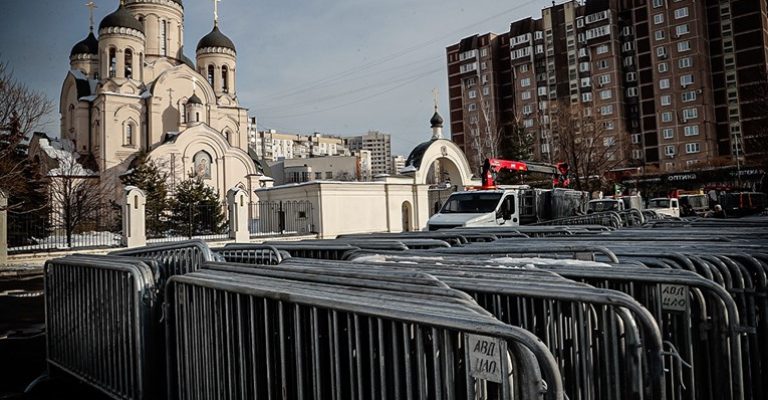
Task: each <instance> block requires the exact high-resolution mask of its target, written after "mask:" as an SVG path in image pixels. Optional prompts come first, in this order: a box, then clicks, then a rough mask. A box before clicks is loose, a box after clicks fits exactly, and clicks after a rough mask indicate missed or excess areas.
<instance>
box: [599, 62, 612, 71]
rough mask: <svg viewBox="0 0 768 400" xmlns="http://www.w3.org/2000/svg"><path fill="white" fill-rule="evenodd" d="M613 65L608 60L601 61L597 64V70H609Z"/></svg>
mask: <svg viewBox="0 0 768 400" xmlns="http://www.w3.org/2000/svg"><path fill="white" fill-rule="evenodd" d="M610 66H611V64H610V63H609V62H608V60H600V61H598V62H597V69H608V67H610Z"/></svg>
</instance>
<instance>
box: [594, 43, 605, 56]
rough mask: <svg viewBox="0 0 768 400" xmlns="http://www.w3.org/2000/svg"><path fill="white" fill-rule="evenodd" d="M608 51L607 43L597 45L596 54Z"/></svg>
mask: <svg viewBox="0 0 768 400" xmlns="http://www.w3.org/2000/svg"><path fill="white" fill-rule="evenodd" d="M607 52H608V45H607V44H601V45H600V46H597V50H596V53H597V54H604V53H607Z"/></svg>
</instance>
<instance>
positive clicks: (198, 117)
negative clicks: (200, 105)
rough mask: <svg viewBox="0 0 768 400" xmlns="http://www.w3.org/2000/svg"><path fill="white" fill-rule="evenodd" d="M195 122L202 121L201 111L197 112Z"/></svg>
mask: <svg viewBox="0 0 768 400" xmlns="http://www.w3.org/2000/svg"><path fill="white" fill-rule="evenodd" d="M195 122H200V113H199V112H196V113H195Z"/></svg>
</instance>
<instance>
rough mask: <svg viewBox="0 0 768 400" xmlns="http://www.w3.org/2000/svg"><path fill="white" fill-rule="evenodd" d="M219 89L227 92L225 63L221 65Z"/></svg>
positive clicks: (227, 73)
mask: <svg viewBox="0 0 768 400" xmlns="http://www.w3.org/2000/svg"><path fill="white" fill-rule="evenodd" d="M221 90H222V91H223V92H224V93H229V68H227V66H226V65H224V66H222V67H221Z"/></svg>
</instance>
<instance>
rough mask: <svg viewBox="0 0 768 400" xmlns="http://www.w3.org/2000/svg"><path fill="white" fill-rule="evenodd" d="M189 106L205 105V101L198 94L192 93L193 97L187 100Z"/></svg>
mask: <svg viewBox="0 0 768 400" xmlns="http://www.w3.org/2000/svg"><path fill="white" fill-rule="evenodd" d="M187 104H203V101H202V100H200V98H199V97H197V95H196V94H194V93H192V97H190V98H189V100H187Z"/></svg>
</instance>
